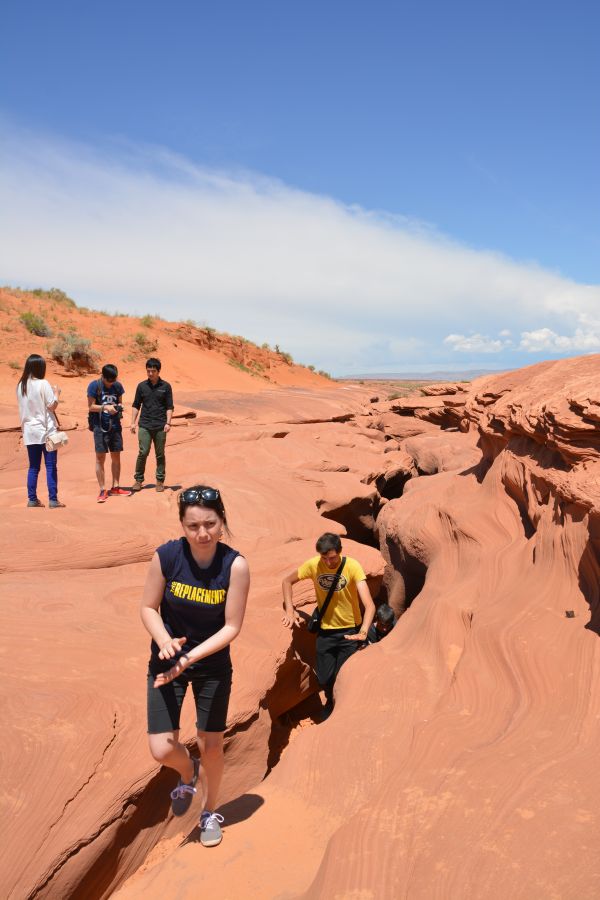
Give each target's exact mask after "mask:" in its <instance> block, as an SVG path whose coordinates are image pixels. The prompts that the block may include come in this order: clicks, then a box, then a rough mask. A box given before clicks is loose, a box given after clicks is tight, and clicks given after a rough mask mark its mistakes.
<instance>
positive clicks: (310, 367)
mask: <svg viewBox="0 0 600 900" xmlns="http://www.w3.org/2000/svg"><path fill="white" fill-rule="evenodd" d="M307 369H310V371H311V372H314V371H315V367H314V366H307Z"/></svg>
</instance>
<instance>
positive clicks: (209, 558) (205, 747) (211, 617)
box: [141, 485, 250, 847]
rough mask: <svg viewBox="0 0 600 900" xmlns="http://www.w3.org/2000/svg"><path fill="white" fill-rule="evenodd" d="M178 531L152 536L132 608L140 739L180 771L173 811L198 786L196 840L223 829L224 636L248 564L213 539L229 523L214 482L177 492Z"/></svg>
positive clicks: (238, 608) (242, 604)
mask: <svg viewBox="0 0 600 900" xmlns="http://www.w3.org/2000/svg"><path fill="white" fill-rule="evenodd" d="M178 506H179V519H180V521H181V527H182V529H183V537H181V538H179V540H176V541H175V540H174V541H168V542H167V543H166V544H162V546H160V547H159V548H158V549H157V551H156V553H155V554H154V556H153V557H152V561H151V563H150V569H149V571H148V577H147V579H146V586H145V588H144V594H143V597H142V602H141V617H142V622H143V623H144V626H145V628H146V630H147V631H148V632H149V633H150V635H151V636H152V643H151V652H150V663H149V666H148V739H149V745H150V752H151V753H152V756H153V757H154V759H155V760H157V762H160V763H162V764H163V765H165V766H169V767H170V768H171V769H175V771H177V772H178V773H179V783H178V784H177V787H176V788H175V789H174V790H173V791H172V792H171V807H172V810H173V813H174V814H175V815H176V816H181V815H183V814H184V813H185V812H186V811H187V810H188V809H189V807H190V804H191V802H192V799H193V796H194V794H195V793H196V790H197V788H196V785H197V784H199V786H200V793H201V815H200V840H201V842H202V844H203V845H204V846H205V847H213V846H215V845H216V844H218V843H220V841H221V839H222V834H221V827H220V826H221V823H222V822H223V817H222V816H221V815H220V814H219V813H217V812H216V811H215V810H216V804H217V794H218V791H219V785H220V783H221V777H222V775H223V766H224V756H223V734H224V732H225V727H226V721H227V708H228V704H229V695H230V693H231V677H232V668H231V657H230V652H229V645H230V644H231V642H232V641H233V640H234V639H235V638H236V637H237V636H238V634H239V632H240V629H241V627H242V622H243V619H244V612H245V609H246V600H247V597H248V589H249V586H250V575H249V571H248V564H247V562H246V560H245V559H244V557H243V556H240V554H239V553H238V551H237V550H233V549H232V548H231V547H229V546H228V545H227V544H224V543H222V542H221V540H220V538H221V537H222V534H223V530H225V531H227V532H228V527H227V517H226V514H225V507H224V505H223V500H222V498H221V495H220V493H219V491H218V490H216V489H215V488H211V487H206V486H205V485H195V486H194V487H191V488H188V489H187V490H184V491H182V492H181V493H180V494H179V498H178ZM189 684H191V686H192V691H193V694H194V699H195V702H196V728H197V742H198V750H199V754H200V758H197V757H190V755H189V753H188V751H187V748H186V747H185V745H184V744H182V743H181V742H180V740H179V718H180V713H181V707H182V704H183V699H184V696H185V693H186V690H187V687H188V685H189Z"/></svg>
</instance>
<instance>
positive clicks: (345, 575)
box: [281, 532, 375, 719]
mask: <svg viewBox="0 0 600 900" xmlns="http://www.w3.org/2000/svg"><path fill="white" fill-rule="evenodd" d="M316 550H317V556H313V557H312V558H311V559H308V560H307V561H306V562H305V563H303V564H302V565H301V566H300V567H299V568H298V569H295V570H294V571H293V572H290V574H289V575H287V576H286V577H285V578H284V579H283V582H282V585H281V587H282V591H283V608H284V614H283V624H284V625H286V626H287V627H288V628H292V627H293V626H294V625H300V622H301V620H300V616H299V615H298V613H297V611H296V609H295V607H294V604H293V601H292V594H293V586H294V585H295V584H296V583H297V582H298V581H303V580H304V579H306V578H310V579H312V582H313V584H314V586H315V594H316V598H317V606H318V607H319V610H321V609H322V608H323V605H324V603H325V600H326V599H327V594H328V593H329V589H330V587H331V584H332V582H336V583H335V588H334V591H333V594H332V596H331V600H330V602H329V604H328V606H327V609H326V611H325V613H324V615H323V617H322V619H321V622H320V626H319V631H318V634H317V658H316V665H315V672H316V676H317V680H318V682H319V684H320V685H321V687H322V688H324V690H325V697H326V703H325V707H324V709H323V718H324V719H326V718H327V717H328V716H329V715H330V714H331V712H332V710H333V686H334V684H335V679H336V678H337V674H338V672H339V671H340V669H341V667H342V666H343V664H344V663H345V662H346V660H347V659H348V658H349V657H350V656H352V654H353V653H355V652H356V650H358V649H359V647H361V646H362V644H363V643H364V641H366V639H367V632H368V630H369V628H370V626H371V623H372V621H373V617H374V615H375V604H374V603H373V599H372V597H371V592H370V591H369V588H368V585H367V580H366V576H365V573H364V571H363V568H362V566H361V565H360V563H358V562H357V561H356V560H355V559H351V557H347V558H346V562H345V564H344V568H343V569H342V571H341V573H340V574H339V575H338V576H337V577H336V572H337V570H338V568H339V566H340V564H341V562H342V542H341V540H340V536H339V535H338V534H332V533H331V532H326V533H325V534H322V535H321V537H320V538H319V540H318V541H317V545H316ZM359 601H360V602H359ZM360 603H362V605H363V607H364V619H363V617H362V615H361V611H360Z"/></svg>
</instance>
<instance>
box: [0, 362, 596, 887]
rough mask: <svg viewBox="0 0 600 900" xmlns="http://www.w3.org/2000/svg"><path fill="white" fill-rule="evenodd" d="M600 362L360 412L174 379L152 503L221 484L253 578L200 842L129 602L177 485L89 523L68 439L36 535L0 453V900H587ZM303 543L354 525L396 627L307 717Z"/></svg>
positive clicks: (17, 464) (129, 457) (591, 881)
mask: <svg viewBox="0 0 600 900" xmlns="http://www.w3.org/2000/svg"><path fill="white" fill-rule="evenodd" d="M598 363H599V358H598V357H584V358H581V359H577V360H567V361H562V362H556V363H543V364H540V365H539V366H535V367H531V368H530V369H528V370H522V371H520V372H514V373H509V374H506V375H500V376H496V377H494V378H485V379H479V380H478V381H477V382H474V383H473V384H472V385H462V384H461V385H445V386H443V387H441V388H436V389H434V390H430V389H427V394H426V395H421V396H419V397H416V398H409V399H398V400H390V401H385V400H378V401H377V402H369V399H370V396H369V394H368V392H366V391H365V390H364V389H360V388H357V389H354V390H352V389H339V388H337V389H333V388H332V389H331V390H330V391H320V392H311V393H309V392H307V391H306V392H300V393H299V392H298V391H297V390H296V391H289V392H286V391H279V392H277V393H275V392H273V395H272V402H271V401H270V399H269V398H270V392H268V391H267V392H264V391H263V392H262V393H261V399H260V401H259V400H257V399H255V398H252V397H251V396H250V395H248V396H246V397H245V398H244V399H242V398H241V397H240V396H239V395H237V394H235V395H234V394H219V395H217V394H214V395H210V396H198V397H197V398H194V396H192V395H191V388H190V389H189V393H188V394H187V395H186V398H185V402H186V406H187V407H188V408H190V409H192V408H193V407H194V404H196V406H198V407H200V408H199V409H196V410H195V411H196V412H197V413H198V416H197V418H195V419H183V420H180V424H179V425H178V426H177V428H176V429H174V432H173V436H172V440H171V439H170V447H169V473H173V474H175V473H176V476H177V482H173V486H174V484H175V483H183V484H186V483H188V482H190V481H195V480H198V479H199V478H202V480H205V481H206V482H208V483H216V484H218V486H219V487H221V488H222V491H223V494H224V496H225V498H226V501H227V504H228V515H229V517H230V519H231V522H232V527H233V532H234V538H233V540H232V542H233V543H234V545H235V546H238V547H239V548H240V549H241V550H242V551H243V552H244V553H245V554H246V555H247V557H248V559H249V561H250V564H251V569H252V572H253V590H252V599H251V603H250V606H249V611H248V617H247V621H246V623H245V626H244V631H243V633H242V635H241V636H240V639H239V641H238V642H237V643H236V645H234V656H235V665H236V679H235V688H234V696H233V703H232V709H231V719H230V722H229V730H228V737H227V764H226V779H225V783H224V788H223V804H224V808H223V811H224V812H225V814H226V818H227V824H226V833H225V839H224V841H223V843H222V844H221V845H220V846H219V847H218V848H216V849H214V850H212V851H207V850H206V849H204V848H203V847H201V846H200V845H199V844H198V842H197V841H196V840H195V837H196V836H197V831H196V830H195V829H194V815H195V811H194V810H193V809H192V811H191V812H190V816H189V817H188V818H187V819H186V820H185V821H184V822H183V823H182V822H173V821H172V820H169V818H168V815H167V809H168V791H169V788H170V786H171V784H172V781H173V779H172V778H171V777H170V776H169V774H168V773H163V772H159V771H158V769H157V768H156V767H155V766H153V765H152V763H151V760H149V758H148V755H147V752H146V748H145V737H144V730H145V724H144V708H143V688H142V681H143V672H144V662H145V658H146V654H147V639H146V636H145V635H144V634H143V632H142V631H141V629H140V627H139V625H138V622H137V613H136V605H137V600H138V597H139V592H140V588H141V585H142V583H143V578H144V573H145V569H146V562H145V561H146V560H147V559H148V557H149V555H150V553H151V551H152V547H153V546H156V544H158V543H160V541H162V540H164V539H166V538H168V537H172V536H174V535H175V534H176V533H177V528H178V524H177V519H176V509H175V493H174V492H171V491H168V492H165V494H164V495H156V494H155V493H154V492H151V491H143V492H142V493H141V495H139V496H138V497H135V498H133V499H132V500H129V499H123V500H121V499H120V498H119V499H118V500H114V502H113V500H112V499H111V501H110V503H108V504H106V508H104V509H101V515H102V518H101V520H100V519H99V515H100V512H99V511H98V510H96V509H95V508H90V496H89V495H90V493H91V492H93V471H92V468H91V455H90V448H89V439H88V435H87V434H85V433H83V432H80V431H75V432H74V433H73V438H72V442H71V444H70V445H69V447H68V448H67V450H66V451H65V454H64V457H61V470H60V471H61V476H62V473H64V485H65V488H64V490H65V491H68V495H67V496H68V497H69V507H68V509H67V510H65V511H60V513H59V514H60V515H61V519H58V520H57V519H56V514H55V513H54V514H53V512H51V511H49V510H40V511H38V510H36V511H34V512H35V513H36V515H38V514H39V516H40V518H39V519H36V523H37V524H36V525H35V526H34V527H33V529H32V530H31V531H29V530H28V529H27V528H25V527H24V525H23V521H24V514H25V513H26V512H30V511H27V510H24V509H22V508H21V507H22V502H21V500H22V487H21V486H20V485H19V487H17V483H18V479H19V478H21V477H22V474H23V468H24V462H23V458H22V457H23V454H22V450H19V449H18V448H15V446H14V442H13V443H10V440H9V439H7V442H6V444H5V445H4V451H3V452H4V453H5V457H4V464H3V468H2V469H1V471H0V489H2V494H1V495H0V503H1V504H2V507H3V510H2V513H3V515H2V522H3V525H2V527H3V528H4V529H5V535H4V537H5V544H6V543H7V542H10V543H11V546H12V547H13V548H14V551H13V552H11V554H10V555H8V556H7V557H5V558H4V559H3V561H2V565H3V571H2V575H1V576H0V578H1V579H2V589H3V592H4V593H5V594H6V595H7V596H10V597H11V598H12V600H11V603H10V604H9V607H8V613H7V616H6V620H5V628H4V636H5V640H4V644H5V655H6V658H7V659H8V660H9V662H10V665H5V669H4V670H5V671H7V672H8V675H7V676H6V678H5V680H4V682H3V684H2V685H1V686H0V690H1V691H2V693H3V701H4V702H3V707H4V709H6V710H7V712H8V721H9V723H10V724H11V730H12V734H13V735H14V741H12V742H11V744H10V745H9V746H8V748H6V749H5V760H4V762H5V764H4V765H3V771H5V772H7V773H8V777H7V778H5V792H4V796H3V803H4V815H3V821H4V823H8V826H9V827H6V824H5V837H4V846H5V847H7V848H8V852H7V853H5V855H4V862H3V867H4V873H3V876H2V883H3V884H5V885H8V891H7V894H8V895H10V896H11V897H19V898H20V897H55V896H60V897H103V896H109V895H110V894H112V893H114V892H115V890H116V889H117V888H118V890H117V894H116V895H117V896H118V897H120V898H133V897H144V898H153V897H157V898H158V897H160V896H161V895H164V894H166V893H167V892H168V893H169V894H170V895H173V894H176V896H177V897H179V898H182V900H183V898H192V897H193V898H196V897H197V896H199V895H201V894H205V893H206V894H210V895H211V896H214V897H217V898H238V897H240V896H257V897H265V898H275V897H300V896H305V897H307V898H308V897H310V898H324V897H328V898H329V897H333V898H346V897H361V898H362V897H364V898H369V897H372V898H380V897H382V898H388V897H389V898H396V897H410V898H411V900H413V898H419V900H421V898H423V900H426V898H427V900H429V898H431V897H438V898H455V897H461V898H463V897H464V898H497V897H501V896H505V895H515V896H516V897H522V898H524V900H525V898H526V900H531V898H533V900H537V898H540V900H541V898H548V897H552V898H561V900H562V898H564V900H566V898H578V900H579V898H592V897H596V896H597V895H598V891H599V880H600V867H599V866H598V864H597V863H596V861H595V854H594V853H593V852H592V846H593V845H592V835H593V829H594V825H595V823H596V816H597V812H596V810H597V809H598V808H599V801H600V779H598V777H597V775H596V756H597V753H598V750H599V749H600V747H599V743H600V742H599V738H598V723H599V722H600V700H599V699H598V694H597V692H596V690H595V683H596V680H597V675H598V669H599V667H600V646H599V644H598V633H597V631H598V602H597V595H598V568H599V567H598V490H599V482H598V466H599V463H598V452H597V451H598V441H599V439H600V431H599V429H598V413H599V410H600V398H599V396H598V388H597V384H598V379H597V372H598ZM68 412H74V411H73V410H68ZM7 434H8V433H7ZM133 459H134V448H133V447H132V446H129V447H128V448H127V450H126V453H125V460H124V462H125V466H130V467H131V465H132V464H133ZM67 463H68V465H67ZM61 490H62V488H61ZM100 521H101V531H100V532H99V522H100ZM30 523H31V519H28V520H27V524H28V525H29V526H30ZM323 530H338V531H339V532H340V533H344V534H347V535H348V539H347V540H346V542H345V543H346V550H348V551H349V552H350V553H352V555H355V556H357V557H358V558H359V559H361V561H362V562H363V563H364V564H365V566H366V567H367V569H368V571H369V575H370V578H371V584H372V588H373V590H374V592H378V591H379V596H380V597H382V598H383V597H387V598H389V600H390V602H391V603H392V604H393V605H394V606H395V607H396V609H397V611H398V612H399V613H403V614H402V615H401V618H400V620H399V622H398V625H397V626H396V628H395V629H394V631H393V632H392V633H391V634H390V635H389V636H388V637H387V638H386V639H385V641H383V642H382V643H381V644H379V645H377V646H374V647H370V648H368V649H367V650H365V651H364V652H362V653H360V654H357V655H356V656H355V657H353V658H352V660H350V662H349V663H348V664H347V666H346V667H345V668H344V669H343V670H342V673H341V675H340V678H339V680H338V685H337V695H336V709H335V712H334V714H333V716H332V717H331V718H330V719H329V720H327V722H325V723H323V724H320V725H313V724H312V722H313V719H314V717H313V716H312V709H311V707H310V702H311V695H314V692H315V689H316V686H315V684H314V680H313V677H312V673H311V653H312V647H311V644H310V638H308V636H307V635H306V634H305V633H304V632H302V631H298V632H296V633H295V634H294V635H291V634H290V632H289V631H287V630H285V629H283V628H282V627H281V625H280V591H279V583H280V580H281V576H282V575H283V574H284V573H285V572H286V571H288V570H289V569H291V568H292V567H293V566H295V565H296V564H297V562H298V561H299V560H301V559H304V558H305V557H306V556H308V555H309V554H310V552H311V550H312V545H313V541H314V537H315V536H316V535H318V534H319V533H320V532H321V531H323ZM98 534H100V537H99V539H98V540H95V537H96V536H97V535H98ZM14 535H17V536H18V540H15V539H14ZM32 536H33V537H32ZM88 536H89V540H86V538H88ZM351 539H354V540H357V541H360V544H358V543H354V544H353V543H352V540H351ZM28 547H29V548H31V559H32V560H33V559H34V558H35V565H33V564H32V566H31V568H30V569H29V571H28V570H27V566H26V563H27V548H28ZM377 547H379V548H380V550H381V553H382V554H383V559H382V557H381V556H380V552H379V550H378V549H377ZM383 560H385V561H386V562H387V566H386V567H385V571H384V566H383ZM98 561H100V563H101V564H100V565H96V563H98ZM382 579H383V584H382V585H381V582H382ZM380 585H381V590H379V587H380ZM310 595H311V592H310V590H309V589H308V588H307V587H306V586H303V588H302V590H300V591H299V592H298V595H297V596H298V599H299V601H300V604H301V606H302V607H306V609H307V610H309V609H310V608H311V605H312V604H311V596H310ZM23 710H26V715H25V716H24V715H23ZM294 725H297V726H298V727H293V726H294ZM185 727H186V729H187V730H186V735H187V736H188V737H190V738H191V736H192V734H193V728H192V717H191V712H190V710H189V709H188V718H187V720H186V725H185ZM42 772H43V775H42V774H41V773H42ZM267 772H269V774H268V775H267V777H266V778H264V776H265V774H266V773H267ZM128 876H132V877H129V880H127V881H125V879H126V878H127V877H128ZM124 882H125V883H124Z"/></svg>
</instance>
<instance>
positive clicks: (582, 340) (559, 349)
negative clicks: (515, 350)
mask: <svg viewBox="0 0 600 900" xmlns="http://www.w3.org/2000/svg"><path fill="white" fill-rule="evenodd" d="M519 349H521V350H526V351H527V352H528V353H542V352H547V353H553V354H555V353H564V354H569V353H593V352H594V351H597V350H600V329H597V330H596V331H583V330H582V329H581V328H577V329H576V330H575V332H574V334H572V335H565V334H557V333H556V332H555V331H552V329H551V328H537V329H536V330H535V331H524V332H523V333H522V334H521V343H520V344H519Z"/></svg>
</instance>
